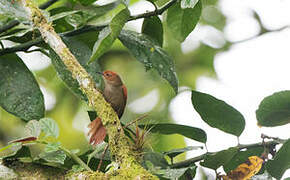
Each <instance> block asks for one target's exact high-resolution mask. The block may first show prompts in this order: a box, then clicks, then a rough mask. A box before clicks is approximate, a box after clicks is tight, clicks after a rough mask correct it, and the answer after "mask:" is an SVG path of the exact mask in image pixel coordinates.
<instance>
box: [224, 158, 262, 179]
mask: <svg viewBox="0 0 290 180" xmlns="http://www.w3.org/2000/svg"><path fill="white" fill-rule="evenodd" d="M263 161H264V160H263V159H261V158H260V157H258V156H250V157H249V158H248V160H247V161H246V162H244V163H242V164H240V165H239V166H238V167H237V168H236V169H235V170H232V171H230V172H229V173H228V174H227V175H223V176H222V179H223V180H248V179H250V178H251V177H252V176H254V175H255V174H257V173H258V172H259V171H260V169H261V168H262V164H263Z"/></svg>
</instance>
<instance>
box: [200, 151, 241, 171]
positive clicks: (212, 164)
mask: <svg viewBox="0 0 290 180" xmlns="http://www.w3.org/2000/svg"><path fill="white" fill-rule="evenodd" d="M238 150H239V149H238V148H235V147H232V148H229V149H227V150H223V151H219V152H217V153H215V154H212V155H207V156H206V157H205V159H204V160H203V161H202V162H200V165H202V166H204V167H208V168H211V169H214V170H216V169H217V168H219V167H221V166H223V165H225V164H226V163H228V162H229V161H230V160H231V159H232V158H233V157H234V156H235V154H237V152H238Z"/></svg>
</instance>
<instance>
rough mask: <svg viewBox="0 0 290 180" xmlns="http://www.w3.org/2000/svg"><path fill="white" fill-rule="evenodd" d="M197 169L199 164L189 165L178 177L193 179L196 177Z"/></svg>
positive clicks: (185, 179) (181, 179)
mask: <svg viewBox="0 0 290 180" xmlns="http://www.w3.org/2000/svg"><path fill="white" fill-rule="evenodd" d="M196 169H197V166H196V165H193V166H192V167H189V168H188V169H187V170H186V171H185V173H184V174H183V175H182V176H181V177H180V178H179V179H178V180H189V179H193V178H194V177H195V174H196Z"/></svg>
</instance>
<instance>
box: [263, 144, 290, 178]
mask: <svg viewBox="0 0 290 180" xmlns="http://www.w3.org/2000/svg"><path fill="white" fill-rule="evenodd" d="M289 168H290V139H288V140H287V141H286V142H285V143H284V144H283V146H282V147H281V148H280V149H279V151H278V152H277V154H276V155H275V157H274V160H269V161H268V162H267V164H266V169H267V171H268V172H269V173H270V175H271V176H273V177H275V178H277V179H280V178H281V177H282V176H283V174H284V172H285V171H286V170H287V169H289Z"/></svg>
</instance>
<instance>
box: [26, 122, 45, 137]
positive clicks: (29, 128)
mask: <svg viewBox="0 0 290 180" xmlns="http://www.w3.org/2000/svg"><path fill="white" fill-rule="evenodd" d="M24 131H25V135H26V136H27V137H29V136H32V137H38V136H39V135H40V133H41V125H40V123H39V122H38V121H36V120H32V121H29V122H28V123H27V124H26V125H25V129H24Z"/></svg>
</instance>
